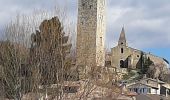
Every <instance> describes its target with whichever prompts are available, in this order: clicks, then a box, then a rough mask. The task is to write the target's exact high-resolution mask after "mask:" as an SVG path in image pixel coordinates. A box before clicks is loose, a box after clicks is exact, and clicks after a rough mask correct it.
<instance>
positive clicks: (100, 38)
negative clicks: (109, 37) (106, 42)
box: [100, 37, 102, 45]
mask: <svg viewBox="0 0 170 100" xmlns="http://www.w3.org/2000/svg"><path fill="white" fill-rule="evenodd" d="M100 43H101V45H102V37H100Z"/></svg>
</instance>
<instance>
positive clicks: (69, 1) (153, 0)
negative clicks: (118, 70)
mask: <svg viewBox="0 0 170 100" xmlns="http://www.w3.org/2000/svg"><path fill="white" fill-rule="evenodd" d="M77 1H78V0H1V1H0V12H1V13H0V21H1V23H0V28H2V26H4V25H5V24H7V23H8V22H9V21H10V20H11V19H12V18H14V16H15V15H16V13H17V12H21V13H26V14H29V13H31V12H32V11H34V9H47V10H49V11H50V10H51V9H53V7H54V6H55V5H57V7H59V8H60V7H63V8H64V9H65V13H67V15H68V18H69V20H70V21H72V22H73V24H74V26H75V24H76V21H77ZM169 22H170V1H169V0H118V1H116V0H107V32H106V45H107V47H113V46H115V45H116V44H117V40H118V38H119V34H120V31H121V27H122V26H123V25H124V26H125V31H126V37H127V40H128V42H129V45H130V46H132V47H137V48H141V49H142V48H147V47H167V46H170V28H169V27H170V23H169ZM72 28H73V27H72ZM74 29H75V30H76V27H74Z"/></svg>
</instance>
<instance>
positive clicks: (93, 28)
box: [76, 0, 106, 70]
mask: <svg viewBox="0 0 170 100" xmlns="http://www.w3.org/2000/svg"><path fill="white" fill-rule="evenodd" d="M105 5H106V2H105V0H78V24H77V42H76V43H77V44H76V46H77V47H76V65H77V66H78V68H79V69H80V70H81V69H84V68H85V67H88V68H89V67H93V66H104V65H105V51H104V44H105V30H106V23H105Z"/></svg>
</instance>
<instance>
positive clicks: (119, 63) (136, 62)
mask: <svg viewBox="0 0 170 100" xmlns="http://www.w3.org/2000/svg"><path fill="white" fill-rule="evenodd" d="M110 58H111V66H112V67H116V68H117V69H120V70H121V71H123V70H124V69H128V68H129V69H136V68H141V67H142V66H143V64H144V58H147V59H148V58H149V59H150V60H151V61H152V62H153V63H154V64H164V65H165V66H167V62H166V61H165V59H163V58H161V57H158V56H155V55H152V54H150V53H146V52H143V51H141V50H137V49H134V48H131V47H129V46H128V43H127V40H126V36H125V30H124V28H122V31H121V33H120V37H119V41H118V45H117V46H116V47H113V48H112V49H111V57H110ZM167 68H168V67H167Z"/></svg>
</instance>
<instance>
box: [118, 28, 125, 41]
mask: <svg viewBox="0 0 170 100" xmlns="http://www.w3.org/2000/svg"><path fill="white" fill-rule="evenodd" d="M119 41H126V36H125V30H124V27H122V30H121V33H120V37H119Z"/></svg>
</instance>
